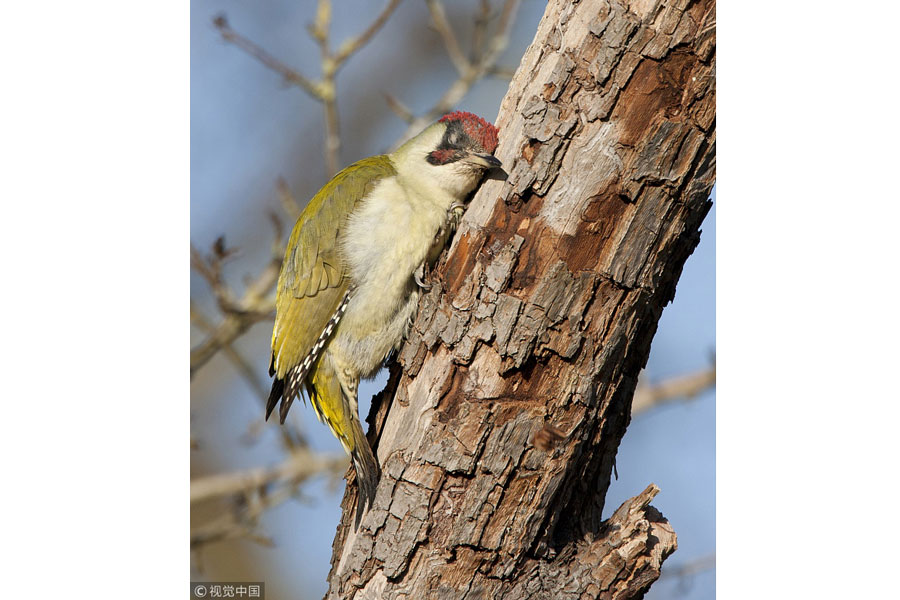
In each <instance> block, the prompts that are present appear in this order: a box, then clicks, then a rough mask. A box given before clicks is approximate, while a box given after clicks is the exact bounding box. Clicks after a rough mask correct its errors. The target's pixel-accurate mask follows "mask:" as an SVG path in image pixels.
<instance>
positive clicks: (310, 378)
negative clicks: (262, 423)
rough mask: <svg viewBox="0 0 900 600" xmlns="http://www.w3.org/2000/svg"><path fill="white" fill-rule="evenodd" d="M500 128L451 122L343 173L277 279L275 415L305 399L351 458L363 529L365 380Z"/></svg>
mask: <svg viewBox="0 0 900 600" xmlns="http://www.w3.org/2000/svg"><path fill="white" fill-rule="evenodd" d="M496 147H497V129H496V128H495V127H494V126H493V125H491V124H490V123H488V122H487V121H485V120H484V119H481V118H479V117H477V116H475V115H473V114H471V113H466V112H455V113H450V114H448V115H445V116H444V117H442V118H441V119H440V120H439V121H438V122H437V123H434V124H433V125H431V126H429V127H428V128H426V129H425V130H424V131H423V132H422V133H420V134H419V135H417V136H416V137H414V138H412V139H411V140H409V141H408V142H406V143H405V144H404V145H403V146H401V147H400V148H399V149H398V150H397V151H395V152H394V153H392V154H388V155H382V156H374V157H371V158H366V159H363V160H361V161H359V162H357V163H355V164H353V165H351V166H349V167H347V168H346V169H344V170H343V171H341V172H340V173H338V174H337V175H335V176H334V178H333V179H332V180H331V181H329V182H328V183H327V184H326V185H325V186H324V187H323V188H322V189H321V190H320V191H319V192H318V193H317V194H316V195H315V196H314V197H313V198H312V200H310V202H309V204H307V206H306V208H305V209H304V210H303V213H302V214H301V215H300V218H299V219H298V220H297V223H296V225H295V226H294V229H293V231H292V233H291V237H290V239H289V240H288V245H287V249H286V252H285V257H284V263H283V265H282V268H281V273H280V275H279V278H278V289H277V296H276V303H275V306H276V312H275V328H274V330H273V332H272V356H271V362H270V366H269V374H270V375H272V376H273V377H274V378H275V379H274V382H273V384H272V392H271V394H270V396H269V400H268V403H267V406H266V418H267V419H268V417H269V415H270V414H271V413H272V411H273V410H274V409H275V406H276V405H279V404H280V408H279V414H280V418H281V422H282V423H284V420H285V418H286V417H287V414H288V411H289V410H290V407H291V404H292V403H293V401H294V399H295V398H296V397H297V396H298V395H301V394H302V393H303V392H304V391H305V392H306V394H307V395H308V397H309V399H310V404H312V407H313V410H314V411H315V413H316V416H317V417H318V418H319V420H321V421H323V422H324V423H325V424H326V425H328V427H329V428H330V429H331V432H332V433H333V434H334V435H335V437H337V438H338V440H340V442H341V444H342V445H343V447H344V450H345V451H346V452H347V453H348V454H349V455H350V457H351V460H352V462H353V466H354V469H355V471H356V481H357V485H358V488H359V490H358V492H359V493H358V501H357V508H356V517H355V521H354V526H355V527H356V528H359V524H360V521H361V519H362V516H363V513H364V512H365V510H366V507H367V506H369V505H371V503H372V502H373V501H374V498H375V488H376V486H377V484H378V479H379V476H380V470H379V466H378V461H377V460H376V458H375V456H374V454H373V453H372V449H371V447H370V446H369V443H368V441H367V440H366V436H365V434H364V433H363V430H362V425H361V423H360V419H359V411H358V405H357V391H358V386H359V380H360V379H368V378H371V377H374V376H375V374H376V373H377V372H378V370H379V369H380V368H381V367H382V365H383V364H384V361H385V359H386V358H388V357H389V356H390V355H391V353H392V352H394V351H396V350H397V349H398V348H399V347H400V344H401V343H402V341H403V339H404V337H405V336H406V334H407V332H408V330H409V327H410V325H411V323H412V320H413V319H414V317H415V313H416V307H417V305H418V300H419V290H420V286H421V285H422V283H421V278H420V275H419V274H420V273H422V272H424V271H425V269H426V267H427V266H430V264H431V263H433V261H434V260H436V258H437V256H438V255H439V254H440V251H441V249H442V248H443V247H444V245H445V244H446V242H447V240H448V239H449V236H450V234H451V233H452V229H453V228H455V225H456V222H457V219H458V217H459V214H460V212H461V210H462V208H463V207H464V202H465V201H466V200H467V199H468V197H469V196H470V194H471V193H472V192H473V191H474V190H475V188H476V187H477V186H478V184H479V183H480V182H481V181H482V179H483V177H484V174H485V172H486V171H488V170H489V169H492V168H496V167H500V166H501V165H500V161H498V160H497V159H496V158H494V156H493V152H494V150H495V149H496Z"/></svg>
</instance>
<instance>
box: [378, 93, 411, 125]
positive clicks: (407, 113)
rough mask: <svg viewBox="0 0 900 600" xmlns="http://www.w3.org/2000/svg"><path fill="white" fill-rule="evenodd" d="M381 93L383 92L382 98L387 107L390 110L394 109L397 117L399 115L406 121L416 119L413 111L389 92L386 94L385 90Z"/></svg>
mask: <svg viewBox="0 0 900 600" xmlns="http://www.w3.org/2000/svg"><path fill="white" fill-rule="evenodd" d="M383 93H384V99H385V100H387V104H388V108H390V109H391V110H392V111H394V114H396V115H397V116H398V117H400V118H401V119H403V120H404V121H406V122H407V123H412V122H413V121H414V120H415V119H416V115H414V114H413V112H412V111H411V110H410V109H409V107H407V106H406V105H405V104H403V103H402V102H400V101H399V100H398V99H397V98H396V97H394V96H392V95H391V94H388V93H387V92H383Z"/></svg>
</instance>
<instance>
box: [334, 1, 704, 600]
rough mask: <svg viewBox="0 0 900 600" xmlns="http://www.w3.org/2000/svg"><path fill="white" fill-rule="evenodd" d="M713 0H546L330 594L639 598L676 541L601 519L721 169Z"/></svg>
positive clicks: (636, 512) (388, 399)
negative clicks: (647, 367) (498, 167)
mask: <svg viewBox="0 0 900 600" xmlns="http://www.w3.org/2000/svg"><path fill="white" fill-rule="evenodd" d="M714 11H715V3H714V0H699V1H690V0H673V1H670V2H666V3H662V2H659V1H656V0H633V1H631V2H628V1H625V0H610V1H605V0H581V1H580V2H577V3H575V2H568V1H562V0H558V1H552V2H550V3H549V5H548V7H547V11H546V13H545V15H544V18H543V20H542V21H541V24H540V26H539V29H538V32H537V35H536V37H535V40H534V42H533V43H532V45H531V46H530V47H529V49H528V50H527V52H526V53H525V56H524V58H523V60H522V63H521V65H520V66H519V69H518V71H517V73H516V75H515V77H514V79H513V81H512V84H511V86H510V89H509V92H508V93H507V95H506V97H505V99H504V101H503V103H502V105H501V108H500V115H499V118H498V122H497V125H498V126H499V127H500V131H501V137H500V139H501V141H500V147H499V149H498V153H497V155H498V157H499V158H500V159H501V160H502V161H503V163H504V165H505V166H506V168H507V170H508V172H509V178H508V180H507V181H488V182H486V183H485V185H484V186H483V187H482V189H481V190H480V191H479V193H478V194H477V195H476V196H475V198H474V199H473V201H472V203H471V205H470V207H469V208H468V210H467V212H466V214H465V216H464V218H463V221H462V223H461V226H460V230H459V231H458V232H457V234H456V236H455V238H454V241H453V244H452V246H451V248H450V249H449V250H448V252H447V253H446V255H445V257H444V258H443V259H442V262H441V263H440V264H439V265H438V267H437V269H436V270H435V272H434V274H433V276H432V283H433V288H432V289H431V291H430V292H429V293H428V294H427V295H425V296H424V297H423V299H422V302H421V304H420V307H419V313H418V315H417V318H416V321H415V324H414V326H413V329H412V333H411V334H410V336H409V338H408V340H407V342H406V343H405V345H404V347H403V349H402V351H401V353H400V356H399V361H398V364H395V365H394V366H393V367H392V369H391V377H390V381H389V384H388V388H387V389H386V390H385V392H383V393H382V394H380V395H379V396H377V397H376V399H375V400H374V401H373V407H372V412H371V413H370V415H369V425H370V427H369V438H370V440H371V441H372V442H373V445H374V446H375V448H376V452H377V456H378V460H379V462H380V464H381V465H382V469H383V474H382V479H381V482H380V484H379V486H378V492H377V496H376V499H375V503H374V506H373V507H372V508H371V509H370V511H369V512H368V513H367V514H366V516H365V518H364V519H363V522H362V525H361V527H360V529H359V531H358V532H354V531H353V528H352V526H351V517H352V513H353V507H354V506H355V503H356V500H355V496H356V487H355V486H353V485H350V486H348V488H347V492H346V494H345V497H344V504H343V506H344V517H343V520H342V522H341V524H340V525H339V527H338V531H337V535H336V537H335V541H334V546H333V549H334V552H333V557H332V570H331V574H330V576H329V582H330V589H329V591H328V594H327V596H326V597H327V598H330V599H331V598H334V599H336V598H356V599H357V600H359V599H362V598H369V599H374V598H398V599H408V600H414V599H419V598H484V599H491V598H505V599H522V598H633V597H640V596H642V595H643V593H644V592H646V590H647V589H648V588H649V586H650V584H651V583H652V582H653V581H654V580H655V579H656V578H657V577H658V576H659V572H660V566H661V564H662V561H663V560H664V559H665V558H666V556H668V555H669V554H670V553H671V552H673V551H674V549H675V545H676V539H675V533H674V531H673V530H672V529H671V528H670V527H669V524H668V522H667V521H666V520H665V519H664V518H663V517H662V515H661V514H660V513H659V512H657V511H656V510H655V509H653V508H652V507H651V506H649V502H650V500H651V499H652V498H653V496H655V495H656V493H657V492H658V489H657V488H656V486H654V485H650V486H649V487H648V488H647V489H646V490H645V491H644V492H643V493H642V494H640V495H639V496H637V497H635V498H633V499H632V500H630V501H628V502H626V503H625V504H623V505H622V507H621V508H619V509H618V510H617V511H616V512H615V513H614V514H613V516H612V517H611V518H610V519H608V520H607V521H605V522H604V521H602V520H601V511H602V510H603V504H604V500H605V497H606V492H607V488H608V486H609V481H610V475H611V471H612V469H613V465H614V463H615V457H616V451H617V449H618V446H619V442H620V440H621V438H622V436H623V434H624V433H625V428H626V426H627V425H628V422H629V419H630V410H631V399H632V395H633V393H634V389H635V384H636V382H637V378H638V373H639V371H640V370H641V368H642V367H643V366H644V364H645V363H646V361H647V357H648V354H649V352H650V342H651V340H652V338H653V335H654V333H655V331H656V327H657V322H658V320H659V317H660V315H661V314H662V310H663V307H664V306H665V305H666V304H667V303H668V302H669V301H671V300H672V298H673V297H674V294H675V285H676V283H677V281H678V277H679V276H680V274H681V269H682V267H683V265H684V262H685V260H686V259H687V257H688V256H689V255H690V254H691V252H692V251H693V250H694V248H695V246H696V245H697V243H698V241H699V235H700V232H699V226H700V223H701V222H702V220H703V218H704V216H705V215H706V213H707V211H708V210H709V208H710V204H711V203H710V202H709V200H708V197H709V194H710V191H711V188H712V185H713V179H714V175H715V173H714V171H715V137H716V134H715V88H714V77H715V27H714V25H715V12H714Z"/></svg>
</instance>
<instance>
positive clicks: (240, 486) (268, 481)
mask: <svg viewBox="0 0 900 600" xmlns="http://www.w3.org/2000/svg"><path fill="white" fill-rule="evenodd" d="M348 465H349V462H348V459H347V456H346V455H345V454H316V453H314V452H312V451H310V450H308V449H305V448H304V449H298V450H295V451H294V452H292V453H291V454H290V455H289V456H288V458H287V459H286V460H285V461H284V462H283V463H281V464H279V465H276V466H274V467H259V468H255V469H248V470H246V471H239V472H236V473H225V474H222V475H210V476H208V477H202V478H200V479H194V480H192V481H191V504H197V503H199V502H205V501H207V500H211V499H212V498H218V497H220V496H228V495H232V494H249V493H254V492H260V493H262V492H264V491H265V488H267V487H269V486H271V485H273V484H276V483H291V484H297V483H302V482H303V481H305V480H307V479H309V478H310V477H313V476H315V475H318V474H320V473H325V474H330V475H333V476H340V475H342V474H343V473H344V471H346V470H347V467H348Z"/></svg>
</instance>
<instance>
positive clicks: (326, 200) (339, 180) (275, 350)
mask: <svg viewBox="0 0 900 600" xmlns="http://www.w3.org/2000/svg"><path fill="white" fill-rule="evenodd" d="M394 174H396V171H395V170H394V167H393V164H392V163H391V161H390V159H389V158H388V157H387V156H373V157H371V158H366V159H363V160H361V161H359V162H357V163H355V164H353V165H351V166H349V167H347V168H346V169H344V170H343V171H341V172H340V173H338V174H337V175H335V176H334V178H333V179H332V180H331V181H329V182H328V183H327V184H326V185H325V187H323V188H322V189H321V190H319V192H318V193H317V194H316V195H315V196H313V198H312V200H310V201H309V204H307V205H306V208H304V209H303V213H302V214H301V215H300V218H299V219H297V223H296V225H294V230H293V231H292V232H291V237H290V239H289V240H288V245H287V250H286V251H285V257H284V265H283V266H282V268H281V274H280V275H279V277H278V291H277V296H276V300H275V328H274V330H273V331H272V363H271V366H270V368H269V371H270V374H271V375H274V376H275V379H276V382H275V385H276V386H278V384H279V383H280V384H281V386H282V387H285V384H287V385H286V388H285V389H284V392H287V393H285V394H284V397H285V399H286V400H292V399H293V396H294V394H295V393H296V390H299V386H300V384H301V383H302V380H303V379H304V378H305V377H306V372H305V371H308V367H309V366H311V363H312V362H314V361H315V359H316V357H317V356H316V355H317V354H318V352H320V351H321V349H322V347H323V345H324V342H325V341H326V340H327V335H329V334H330V330H331V329H333V328H334V326H335V325H336V318H340V315H341V314H342V311H340V310H339V309H340V308H341V307H342V302H343V301H344V300H345V298H346V295H347V293H348V288H349V281H348V278H347V275H346V272H345V268H344V265H343V264H342V261H341V256H340V248H339V247H338V236H339V234H340V230H341V228H342V227H343V226H344V224H345V223H346V221H347V217H348V216H349V215H350V213H351V212H352V211H353V208H354V207H355V206H356V204H357V202H359V201H360V200H361V199H363V198H365V197H366V196H367V195H368V194H369V193H370V192H371V191H372V189H373V188H374V187H375V185H376V184H377V183H378V182H379V181H380V180H381V179H383V178H385V177H390V176H392V175H394ZM344 307H345V305H344ZM326 330H327V331H326ZM323 335H324V336H325V337H324V339H323ZM304 364H306V369H303V368H302V367H303V365H304ZM297 367H301V369H299V370H298V369H297ZM300 371H304V372H303V373H302V374H301V373H300ZM288 375H290V377H289V378H288V377H287V376H288ZM286 378H287V379H288V381H285V379H286ZM295 379H297V381H296V382H295V381H294V380H295ZM292 384H293V385H292ZM291 390H293V391H291ZM274 393H275V390H274V388H273V395H274Z"/></svg>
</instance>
